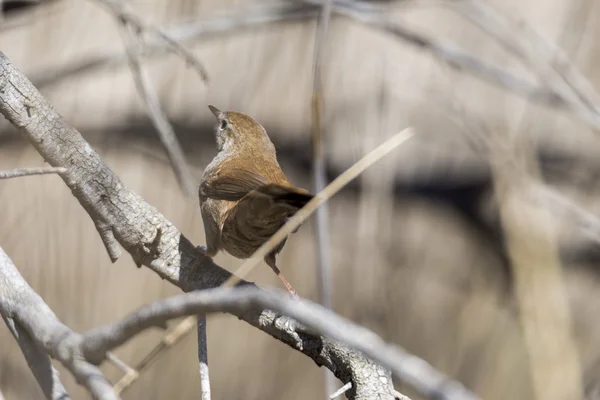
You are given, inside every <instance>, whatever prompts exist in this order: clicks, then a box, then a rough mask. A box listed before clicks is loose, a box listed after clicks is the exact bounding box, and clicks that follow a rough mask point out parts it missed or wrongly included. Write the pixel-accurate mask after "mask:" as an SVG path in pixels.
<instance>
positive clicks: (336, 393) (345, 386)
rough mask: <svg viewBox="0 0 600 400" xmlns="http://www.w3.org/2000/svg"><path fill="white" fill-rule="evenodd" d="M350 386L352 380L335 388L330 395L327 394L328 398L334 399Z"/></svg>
mask: <svg viewBox="0 0 600 400" xmlns="http://www.w3.org/2000/svg"><path fill="white" fill-rule="evenodd" d="M351 388H352V382H348V383H346V384H345V385H344V386H342V387H341V388H339V389H338V390H336V391H335V392H334V393H333V394H332V395H331V396H329V400H334V399H337V398H338V397H340V396H341V395H343V394H344V393H346V392H347V391H348V390H350V389H351Z"/></svg>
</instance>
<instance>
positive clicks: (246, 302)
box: [83, 286, 475, 400]
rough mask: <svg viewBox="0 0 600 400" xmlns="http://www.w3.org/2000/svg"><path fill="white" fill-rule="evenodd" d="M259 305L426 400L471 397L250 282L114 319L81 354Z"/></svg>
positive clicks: (410, 359) (400, 353) (312, 306)
mask: <svg viewBox="0 0 600 400" xmlns="http://www.w3.org/2000/svg"><path fill="white" fill-rule="evenodd" d="M265 308H266V309H270V310H274V311H277V312H278V313H281V314H285V315H289V316H291V317H292V318H294V319H296V320H297V321H299V322H300V323H301V324H303V325H305V326H306V327H308V328H309V329H310V330H312V331H314V332H318V333H320V334H324V335H325V336H327V337H331V338H334V339H336V340H339V341H341V342H344V343H347V344H348V345H350V346H351V347H353V348H356V349H358V350H359V351H361V352H362V353H364V354H366V355H367V356H369V357H370V358H372V359H374V360H377V361H379V362H381V363H382V364H383V365H385V366H386V367H388V368H390V369H391V370H392V372H393V373H394V375H395V376H397V377H398V378H399V379H401V380H402V381H404V382H407V383H408V384H410V385H412V386H414V387H415V388H416V389H417V390H418V391H419V392H420V393H422V394H424V395H425V396H427V397H429V398H436V399H457V400H458V399H465V400H467V399H475V397H474V396H473V395H472V394H471V393H469V392H468V391H466V390H465V389H464V387H462V385H460V384H457V383H456V382H452V381H449V380H448V379H447V378H446V377H445V376H443V375H441V374H440V373H438V372H437V371H435V370H434V369H433V368H432V367H431V366H429V365H428V364H427V363H426V362H424V361H423V360H421V359H419V358H417V357H414V356H412V355H409V354H407V353H406V352H405V351H404V350H403V349H401V348H399V347H398V346H395V345H391V344H387V343H385V342H384V341H383V340H382V339H381V338H380V337H379V336H377V334H375V333H374V332H372V331H370V330H368V329H366V328H363V327H361V326H359V325H356V324H354V323H353V322H351V321H349V320H346V319H344V318H342V317H340V316H338V315H337V314H335V313H334V312H332V311H331V310H328V309H326V308H324V307H322V306H321V305H319V304H316V303H313V302H311V301H309V300H305V299H300V300H294V299H291V298H290V297H289V296H287V294H285V293H284V292H281V291H278V290H268V291H267V290H261V289H258V288H256V287H250V286H246V287H237V288H216V289H209V290H203V291H194V292H190V293H185V294H180V295H176V296H172V297H169V298H167V299H165V300H161V301H158V302H155V303H153V304H150V305H148V306H145V307H142V308H140V309H139V310H138V311H136V312H134V313H132V314H129V315H128V316H127V317H125V318H124V319H123V320H121V321H119V322H117V323H114V324H110V325H106V326H104V327H100V328H96V329H93V330H91V331H90V332H88V333H85V334H84V335H83V343H84V345H83V354H84V355H85V356H86V357H88V358H90V359H94V358H95V357H97V356H99V355H100V354H102V353H104V352H106V351H107V350H108V349H112V348H114V347H117V346H120V345H122V344H123V343H125V342H126V341H128V340H129V339H131V338H132V337H133V336H135V335H137V334H138V333H140V332H142V331H143V330H145V329H148V328H150V327H152V326H155V325H156V324H158V323H161V322H164V321H165V320H167V319H173V318H179V317H183V316H186V315H192V314H207V313H214V312H229V313H233V314H245V313H247V312H250V311H252V310H256V309H265Z"/></svg>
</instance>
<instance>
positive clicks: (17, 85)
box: [0, 53, 453, 399]
mask: <svg viewBox="0 0 600 400" xmlns="http://www.w3.org/2000/svg"><path fill="white" fill-rule="evenodd" d="M0 112H1V113H2V114H3V115H4V116H5V117H6V118H7V119H8V120H9V121H10V122H11V123H12V124H13V125H15V126H16V127H17V128H18V129H19V130H20V132H21V133H22V134H23V136H24V137H26V138H27V139H28V140H29V141H30V142H31V143H32V145H33V146H34V147H35V148H36V149H37V150H38V152H39V153H40V154H41V155H42V156H43V157H44V158H45V160H46V161H47V162H48V163H49V164H50V165H52V166H56V167H61V166H62V167H67V168H68V171H67V172H66V173H64V174H63V175H62V176H61V177H62V179H63V180H64V181H65V183H66V184H67V186H68V187H69V188H70V189H71V191H72V193H73V195H74V196H75V197H76V198H77V199H78V200H79V202H80V204H81V205H82V206H83V207H84V208H85V210H86V211H87V212H88V213H89V215H90V217H91V218H92V220H93V221H94V222H95V223H96V224H97V223H98V221H101V222H102V224H104V225H105V226H106V227H107V229H110V231H111V232H112V233H113V235H114V238H115V239H116V240H117V241H118V242H119V243H120V244H121V246H123V247H124V248H125V249H126V250H127V251H128V252H129V253H130V254H131V256H132V257H133V259H134V260H135V262H136V263H138V264H143V265H146V266H148V267H149V268H150V269H152V270H153V271H155V272H156V273H157V274H159V275H160V276H161V277H162V278H164V279H167V280H168V281H169V282H171V283H173V284H174V285H177V286H178V287H180V288H181V289H182V290H184V291H192V290H196V289H208V288H214V287H216V286H219V285H220V284H222V283H223V282H224V281H225V280H226V279H227V278H228V277H229V276H230V273H228V272H227V271H226V270H224V269H222V268H221V267H219V266H218V265H216V264H214V263H213V262H212V261H211V260H210V259H208V258H207V257H205V256H204V255H203V254H202V252H200V251H199V250H197V249H196V247H195V246H193V245H192V243H190V241H189V240H188V239H187V238H185V237H184V236H183V235H182V234H181V232H179V230H177V228H175V227H174V226H173V224H171V222H169V221H168V220H167V219H165V217H164V216H163V215H161V214H160V213H159V212H158V211H157V210H156V209H155V208H154V207H152V206H151V205H149V204H148V203H146V202H145V201H144V200H143V199H142V198H141V197H140V196H138V195H137V194H135V193H134V192H132V191H130V190H128V189H127V188H126V187H125V186H124V185H123V184H122V183H121V181H120V180H119V178H118V177H117V176H116V175H115V173H114V172H113V171H111V170H110V168H108V166H106V165H105V164H104V162H103V161H102V160H101V159H100V157H99V156H98V154H97V153H96V152H95V151H94V150H93V149H92V148H91V147H90V145H89V144H88V143H87V142H86V141H85V140H84V139H83V137H82V136H81V134H80V133H79V132H78V131H77V130H75V129H74V128H72V127H70V126H69V125H68V124H67V123H66V122H65V121H64V120H63V119H62V117H61V116H60V115H59V114H58V113H57V112H56V110H55V109H54V108H53V107H52V106H51V105H50V104H49V103H48V102H47V101H46V100H45V99H44V98H43V97H42V95H41V94H40V93H39V92H38V91H37V89H35V87H33V85H32V84H31V82H29V81H28V80H27V78H25V77H24V76H23V75H22V74H21V73H20V72H19V71H18V70H17V69H16V68H15V67H14V66H13V65H12V64H11V63H10V62H9V60H8V59H7V58H6V56H4V54H2V53H0ZM232 313H233V314H234V315H236V316H238V317H239V318H240V319H243V320H244V321H246V322H248V323H250V324H251V325H253V326H255V327H257V328H259V329H261V330H262V331H264V332H266V333H268V334H270V335H271V336H273V337H275V338H277V339H279V340H280V341H282V342H284V343H286V344H288V345H289V346H291V347H293V348H294V349H296V350H298V351H301V352H302V353H304V354H305V355H307V356H308V357H310V358H311V359H312V360H313V361H315V363H316V364H317V365H320V366H325V367H327V368H328V369H330V370H331V371H332V372H333V373H334V374H335V375H336V377H338V379H340V380H341V381H342V382H352V386H353V390H352V391H351V393H350V395H351V398H354V399H372V398H377V396H379V398H393V387H392V384H391V383H392V382H391V376H390V375H389V374H387V373H385V371H381V367H378V366H377V365H376V364H375V363H374V362H373V361H371V360H370V359H368V358H367V357H365V356H364V355H363V354H362V353H360V352H358V351H355V350H353V349H351V348H349V347H347V346H346V345H344V344H342V343H339V342H336V341H333V340H331V339H328V338H325V337H320V336H318V335H314V334H311V333H308V332H305V331H303V330H302V329H301V327H299V325H298V323H297V322H296V321H294V320H293V319H290V318H288V317H284V316H281V315H278V314H277V313H275V312H273V311H270V310H263V311H262V312H256V311H249V312H244V313H237V312H232ZM416 360H417V359H408V360H407V361H408V362H417V363H424V362H423V361H416ZM449 386H453V385H449Z"/></svg>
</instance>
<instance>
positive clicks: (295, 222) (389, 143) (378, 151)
mask: <svg viewBox="0 0 600 400" xmlns="http://www.w3.org/2000/svg"><path fill="white" fill-rule="evenodd" d="M414 134H415V133H414V132H413V130H412V128H406V129H404V130H403V131H401V132H399V133H397V134H395V135H394V136H392V137H391V138H389V139H388V140H386V141H385V142H383V143H382V144H380V145H379V146H378V147H376V148H375V149H373V150H372V151H371V152H369V153H368V154H367V155H365V156H364V157H363V158H361V159H360V160H358V161H357V162H356V163H355V164H354V165H352V166H351V167H350V168H348V169H347V170H346V171H344V172H343V173H342V174H341V175H340V176H338V177H337V178H336V179H334V180H333V182H331V183H330V184H329V185H327V187H326V188H325V189H323V190H322V191H321V192H319V193H318V194H317V195H315V197H314V198H313V199H312V200H311V201H309V202H308V203H307V204H306V205H305V206H304V207H302V208H301V209H300V210H299V211H298V212H297V213H296V214H295V215H294V216H293V217H292V218H290V219H289V220H288V222H287V223H286V224H285V225H284V226H282V227H281V228H280V229H279V230H278V231H277V232H276V233H275V234H274V235H273V236H271V238H270V239H269V240H267V241H266V242H265V243H264V244H263V245H262V246H260V247H259V248H258V250H256V251H255V252H254V254H253V255H252V257H251V258H249V259H248V260H246V261H245V262H244V263H243V264H242V266H241V267H240V268H238V269H237V271H236V272H235V274H233V275H231V276H230V277H229V279H227V281H225V283H223V285H222V286H225V287H227V286H233V285H235V284H236V283H238V282H239V281H240V279H242V278H243V277H244V276H246V275H248V273H249V272H250V271H252V270H253V269H254V268H255V267H256V266H257V265H258V264H259V263H260V262H261V260H262V259H263V258H264V257H265V256H266V255H267V253H269V251H271V250H272V249H273V248H274V247H275V246H277V244H278V243H280V242H281V241H282V240H283V239H285V238H286V237H287V236H288V235H289V234H290V233H291V232H292V231H293V230H294V229H296V228H298V227H299V226H300V225H301V224H302V222H304V220H305V219H306V218H308V217H309V216H310V215H311V214H312V213H313V212H314V211H315V210H316V209H317V208H318V207H319V206H320V205H321V204H323V203H325V202H326V201H327V200H329V199H330V198H331V197H332V196H333V195H335V194H336V193H337V192H339V191H340V190H341V189H342V188H343V187H344V186H346V185H347V184H348V183H350V182H351V181H352V180H353V179H355V178H356V177H357V176H358V175H360V174H361V173H362V172H363V171H365V170H366V169H367V168H369V167H370V166H371V165H373V164H375V163H376V162H377V161H379V160H381V159H382V158H383V157H385V156H386V155H387V154H389V153H390V152H391V151H392V150H394V149H395V148H396V147H398V146H400V145H401V144H403V143H405V142H406V141H407V140H408V139H410V138H411V137H413V135H414Z"/></svg>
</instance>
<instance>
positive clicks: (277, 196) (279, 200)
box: [255, 183, 314, 210]
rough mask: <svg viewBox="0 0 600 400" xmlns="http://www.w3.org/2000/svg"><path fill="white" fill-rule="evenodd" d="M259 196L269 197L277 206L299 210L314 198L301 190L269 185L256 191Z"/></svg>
mask: <svg viewBox="0 0 600 400" xmlns="http://www.w3.org/2000/svg"><path fill="white" fill-rule="evenodd" d="M255 191H256V192H257V194H260V195H264V196H267V197H269V198H271V200H272V201H273V202H274V203H276V204H282V205H284V204H285V205H286V206H289V207H291V208H292V209H296V210H299V209H301V208H302V207H304V206H305V205H306V203H308V202H309V201H311V200H312V198H313V197H314V196H313V195H312V194H309V193H308V192H307V191H305V190H303V189H299V188H294V187H288V186H281V185H277V184H274V183H272V184H269V185H264V186H261V187H259V188H258V189H255Z"/></svg>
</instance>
